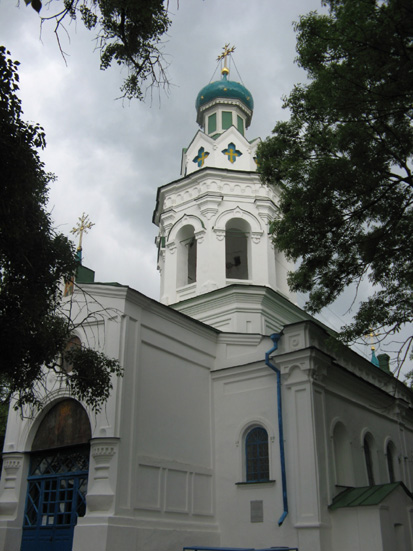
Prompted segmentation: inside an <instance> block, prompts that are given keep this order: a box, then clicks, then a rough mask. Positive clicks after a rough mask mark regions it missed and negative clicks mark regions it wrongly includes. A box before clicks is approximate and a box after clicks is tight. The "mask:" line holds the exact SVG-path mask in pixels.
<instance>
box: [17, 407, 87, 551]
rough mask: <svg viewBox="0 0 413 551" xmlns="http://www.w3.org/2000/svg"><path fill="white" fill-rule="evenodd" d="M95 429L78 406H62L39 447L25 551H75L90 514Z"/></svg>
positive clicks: (46, 424) (44, 426) (44, 425)
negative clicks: (77, 530) (81, 524)
mask: <svg viewBox="0 0 413 551" xmlns="http://www.w3.org/2000/svg"><path fill="white" fill-rule="evenodd" d="M90 438H91V429H90V422H89V418H88V415H87V413H86V411H85V410H84V408H83V407H82V406H81V405H80V404H79V403H78V402H76V401H75V400H72V399H65V400H62V401H61V402H58V403H57V404H56V405H55V406H53V407H52V408H51V409H50V411H49V412H48V413H47V414H46V416H45V417H44V419H43V421H42V422H41V424H40V426H39V428H38V430H37V433H36V436H35V438H34V441H33V445H32V449H31V456H30V467H29V475H28V479H27V496H26V505H25V512H24V521H23V536H22V545H21V551H71V549H72V543H73V532H74V527H75V526H76V523H77V519H78V517H81V516H83V515H84V514H85V512H86V492H87V480H88V473H89V452H90V444H89V441H90Z"/></svg>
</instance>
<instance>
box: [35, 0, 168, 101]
mask: <svg viewBox="0 0 413 551" xmlns="http://www.w3.org/2000/svg"><path fill="white" fill-rule="evenodd" d="M25 2H26V5H29V4H31V5H32V7H33V9H35V10H36V11H37V12H40V10H41V7H42V3H41V1H40V0H25ZM54 4H55V3H53V5H54ZM56 4H57V3H56ZM58 4H59V8H57V9H56V12H55V13H54V14H52V15H50V13H48V14H47V16H44V17H43V18H42V23H44V22H46V21H50V20H54V21H55V24H56V33H57V37H58V43H59V48H60V51H61V53H62V55H63V57H65V54H64V52H63V50H62V48H61V46H60V40H59V29H60V27H61V26H62V25H63V24H64V21H65V20H66V19H67V18H69V19H71V20H73V21H74V20H76V19H77V17H78V16H80V19H81V21H82V22H83V23H84V25H85V27H86V28H87V29H89V30H95V31H96V44H97V48H98V49H99V50H100V67H101V69H103V70H105V69H107V68H108V67H110V66H111V65H112V64H113V63H116V64H118V65H122V66H123V67H125V68H126V69H127V70H128V76H127V77H126V78H125V81H124V84H123V86H122V87H121V90H122V92H123V96H124V97H126V98H128V99H132V98H138V99H143V96H144V93H143V91H142V87H143V85H144V84H146V85H147V86H156V87H159V86H167V85H168V80H167V77H166V73H165V67H164V62H163V56H162V52H161V48H160V46H161V43H160V41H161V37H162V36H163V34H164V33H166V31H167V30H168V27H169V25H170V20H169V19H168V15H167V11H166V8H165V6H164V1H163V0H61V1H60V2H59V3H58Z"/></svg>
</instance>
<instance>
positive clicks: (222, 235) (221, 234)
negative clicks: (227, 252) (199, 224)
mask: <svg viewBox="0 0 413 551" xmlns="http://www.w3.org/2000/svg"><path fill="white" fill-rule="evenodd" d="M213 231H214V233H215V235H216V238H217V239H218V241H223V240H224V239H225V230H222V229H219V228H213Z"/></svg>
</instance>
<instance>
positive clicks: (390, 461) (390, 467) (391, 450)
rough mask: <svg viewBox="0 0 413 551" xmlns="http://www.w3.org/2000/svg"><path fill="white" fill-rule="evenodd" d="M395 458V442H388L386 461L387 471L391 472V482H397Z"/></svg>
mask: <svg viewBox="0 0 413 551" xmlns="http://www.w3.org/2000/svg"><path fill="white" fill-rule="evenodd" d="M395 459H396V447H395V445H394V444H393V442H388V444H387V446H386V461H387V471H388V473H389V482H396V470H395Z"/></svg>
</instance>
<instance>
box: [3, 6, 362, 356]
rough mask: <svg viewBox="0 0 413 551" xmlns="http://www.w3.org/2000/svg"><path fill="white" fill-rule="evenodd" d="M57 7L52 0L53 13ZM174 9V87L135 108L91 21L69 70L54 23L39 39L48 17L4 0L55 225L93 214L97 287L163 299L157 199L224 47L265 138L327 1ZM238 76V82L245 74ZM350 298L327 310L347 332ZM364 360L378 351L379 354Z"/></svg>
mask: <svg viewBox="0 0 413 551" xmlns="http://www.w3.org/2000/svg"><path fill="white" fill-rule="evenodd" d="M44 3H45V2H44ZM56 5H57V2H56V1H52V2H51V8H53V7H54V6H56ZM169 10H170V17H171V19H172V25H171V28H170V30H169V32H168V35H167V36H165V37H164V41H163V46H162V47H163V52H164V56H165V61H166V63H167V64H169V67H168V75H169V81H170V86H169V90H168V91H167V92H165V91H160V92H158V91H157V90H152V93H151V91H148V93H147V96H146V100H145V101H144V102H138V101H136V100H135V101H133V102H124V101H122V100H119V99H116V98H118V97H119V95H120V91H119V88H120V86H121V84H122V79H123V76H124V74H123V72H122V70H121V69H120V68H119V67H117V66H116V67H113V68H111V69H108V70H107V71H100V69H99V53H98V52H97V51H96V50H95V43H94V35H93V33H92V32H89V31H87V30H86V29H84V27H83V25H82V23H81V22H80V21H79V22H78V23H77V24H73V23H71V24H67V31H68V33H67V34H66V33H65V32H64V31H62V32H61V33H60V39H61V42H62V48H63V50H64V51H65V53H66V61H67V64H66V63H65V62H64V60H63V58H62V55H61V53H60V51H59V48H58V46H57V43H56V38H55V35H54V32H53V31H54V27H53V23H49V24H47V25H44V26H43V30H42V32H40V26H39V17H38V16H37V14H36V13H35V12H34V10H33V9H32V8H31V7H26V6H25V5H24V1H23V0H22V1H21V5H20V7H17V0H0V37H1V39H0V43H2V44H4V45H5V46H6V47H7V48H8V49H9V50H10V51H11V54H12V57H13V58H14V59H17V60H19V61H20V63H21V65H20V70H19V73H20V85H21V86H20V88H21V93H20V97H21V99H22V102H23V111H24V117H25V119H26V120H30V121H34V122H39V123H40V124H41V125H42V126H43V127H44V129H45V131H46V136H47V148H46V150H45V152H44V153H43V154H42V158H43V160H44V162H45V164H46V168H47V170H48V171H51V172H54V173H55V174H56V175H57V176H58V180H57V182H56V183H55V184H53V186H52V188H51V190H50V202H49V207H50V210H51V211H52V215H53V219H54V222H55V225H56V227H57V228H58V229H59V230H60V231H61V232H63V233H65V234H66V235H69V232H70V230H71V229H72V227H73V226H74V225H75V224H76V222H77V220H78V217H79V216H81V214H82V213H83V212H85V213H87V214H88V215H89V217H90V219H91V220H92V222H94V223H95V226H94V227H93V228H92V230H91V231H90V232H89V233H88V234H87V235H86V237H85V238H84V243H83V260H84V264H85V265H86V266H88V267H90V268H92V269H93V270H95V272H96V280H97V281H118V282H119V283H122V284H127V285H129V286H131V287H133V288H135V289H137V290H139V291H141V292H142V293H144V294H146V295H148V296H150V297H152V298H155V299H158V298H159V275H158V272H157V270H156V247H155V245H154V239H155V236H156V234H157V228H156V227H155V226H154V225H153V224H152V213H153V209H154V206H155V196H156V190H157V188H158V187H159V186H162V185H164V184H167V183H169V182H171V181H173V180H175V179H177V178H178V177H179V176H180V174H179V171H180V160H181V150H182V148H183V147H186V146H188V145H189V143H190V141H191V139H192V138H193V136H194V134H195V133H196V131H197V125H196V121H195V115H196V114H195V106H194V103H195V98H196V96H197V94H198V92H199V90H200V89H201V88H202V87H203V86H204V85H206V84H207V83H208V82H209V81H210V80H211V78H212V76H213V75H214V71H215V70H216V68H217V62H216V58H217V56H218V54H220V52H221V50H222V47H223V45H224V44H225V43H230V44H231V45H235V46H236V50H235V53H234V61H235V64H236V68H237V69H238V71H239V73H240V76H241V78H242V81H243V83H244V84H245V86H246V87H247V88H248V89H249V90H250V91H251V92H252V94H253V97H254V103H255V110H254V116H253V120H252V124H251V127H250V129H249V131H248V136H247V137H248V138H249V139H251V138H254V137H257V136H260V137H262V138H265V137H266V136H268V135H269V134H270V133H271V130H272V128H273V126H274V124H275V122H276V121H277V120H280V119H285V118H287V117H288V113H287V112H285V111H284V110H283V109H282V97H283V96H284V95H287V94H288V93H289V91H290V90H291V88H292V87H293V85H294V84H295V83H297V82H303V81H305V78H306V76H305V73H304V72H303V71H302V70H301V69H300V68H299V67H298V66H297V65H296V64H295V63H294V59H295V57H296V51H295V33H294V30H293V21H296V20H298V18H299V15H300V14H305V13H308V12H309V11H312V10H318V11H319V12H320V11H321V4H320V0H255V1H252V0H179V2H178V0H169ZM47 14H48V11H47V6H46V7H45V8H44V10H43V15H47ZM231 76H232V78H234V80H238V77H237V74H236V73H235V72H234V71H233V72H232V73H231ZM349 296H350V295H349ZM349 296H346V297H344V299H342V300H340V301H339V302H338V303H337V304H335V305H334V307H332V308H330V309H329V310H327V311H326V312H325V313H324V316H325V317H324V321H328V323H329V324H330V325H332V326H333V327H334V328H336V329H339V327H340V325H341V324H342V320H343V319H344V317H345V318H346V319H348V315H349V314H348V309H349V305H350V303H351V298H349ZM358 351H359V352H360V353H362V354H369V347H368V346H365V347H362V348H358Z"/></svg>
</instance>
